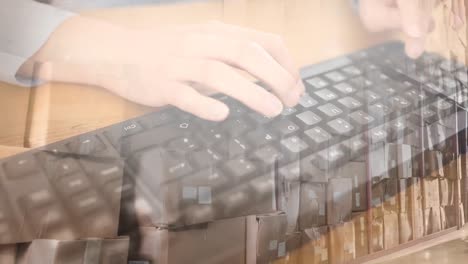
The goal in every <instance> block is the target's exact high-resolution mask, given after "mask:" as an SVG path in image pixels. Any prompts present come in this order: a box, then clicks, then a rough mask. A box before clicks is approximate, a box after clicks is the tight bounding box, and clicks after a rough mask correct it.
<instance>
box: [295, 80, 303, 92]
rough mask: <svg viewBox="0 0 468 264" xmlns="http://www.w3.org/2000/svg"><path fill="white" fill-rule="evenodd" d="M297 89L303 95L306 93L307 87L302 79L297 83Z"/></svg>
mask: <svg viewBox="0 0 468 264" xmlns="http://www.w3.org/2000/svg"><path fill="white" fill-rule="evenodd" d="M296 87H297V89H298V90H299V91H300V92H301V93H300V94H301V95H302V94H304V93H305V86H304V83H303V82H302V80H301V79H299V81H298V82H297V85H296Z"/></svg>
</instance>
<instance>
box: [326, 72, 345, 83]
mask: <svg viewBox="0 0 468 264" xmlns="http://www.w3.org/2000/svg"><path fill="white" fill-rule="evenodd" d="M325 77H327V78H328V79H329V80H331V81H332V82H341V81H343V80H345V79H346V77H345V76H344V75H343V74H341V73H339V72H337V71H333V72H329V73H327V74H325Z"/></svg>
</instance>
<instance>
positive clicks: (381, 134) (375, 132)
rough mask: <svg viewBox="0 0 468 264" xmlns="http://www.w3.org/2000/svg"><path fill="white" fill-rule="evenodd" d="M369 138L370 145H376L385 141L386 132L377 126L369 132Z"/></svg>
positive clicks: (383, 128)
mask: <svg viewBox="0 0 468 264" xmlns="http://www.w3.org/2000/svg"><path fill="white" fill-rule="evenodd" d="M368 135H369V137H370V140H371V142H372V144H376V143H378V142H382V141H387V138H388V132H387V131H386V130H385V127H383V126H379V127H376V128H373V129H371V130H370V131H369V134H368Z"/></svg>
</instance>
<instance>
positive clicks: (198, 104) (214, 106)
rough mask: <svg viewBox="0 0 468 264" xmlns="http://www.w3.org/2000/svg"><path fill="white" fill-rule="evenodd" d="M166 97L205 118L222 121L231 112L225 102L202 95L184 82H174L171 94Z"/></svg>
mask: <svg viewBox="0 0 468 264" xmlns="http://www.w3.org/2000/svg"><path fill="white" fill-rule="evenodd" d="M166 98H167V102H168V103H169V104H171V105H173V106H175V107H177V108H179V109H181V110H183V111H186V112H189V113H192V114H194V115H196V116H198V117H200V118H203V119H207V120H211V121H221V120H224V119H225V118H226V117H227V116H228V114H229V108H228V107H227V106H226V105H225V104H223V103H221V102H220V101H218V100H215V99H213V98H211V97H208V96H204V95H201V94H200V93H198V92H197V91H196V90H195V89H193V88H192V87H190V86H188V85H186V84H183V83H174V84H173V85H172V86H171V93H170V95H168V96H167V97H166Z"/></svg>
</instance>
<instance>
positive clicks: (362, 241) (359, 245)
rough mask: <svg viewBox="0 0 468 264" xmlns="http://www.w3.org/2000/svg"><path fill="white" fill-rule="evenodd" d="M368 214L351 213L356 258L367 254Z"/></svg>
mask: <svg viewBox="0 0 468 264" xmlns="http://www.w3.org/2000/svg"><path fill="white" fill-rule="evenodd" d="M368 217H369V215H368V213H367V212H361V213H353V216H352V218H353V223H354V238H355V243H354V245H355V246H354V247H355V251H356V258H360V257H364V256H366V255H368V254H369V241H368V228H369V227H368V222H369V220H368Z"/></svg>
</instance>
